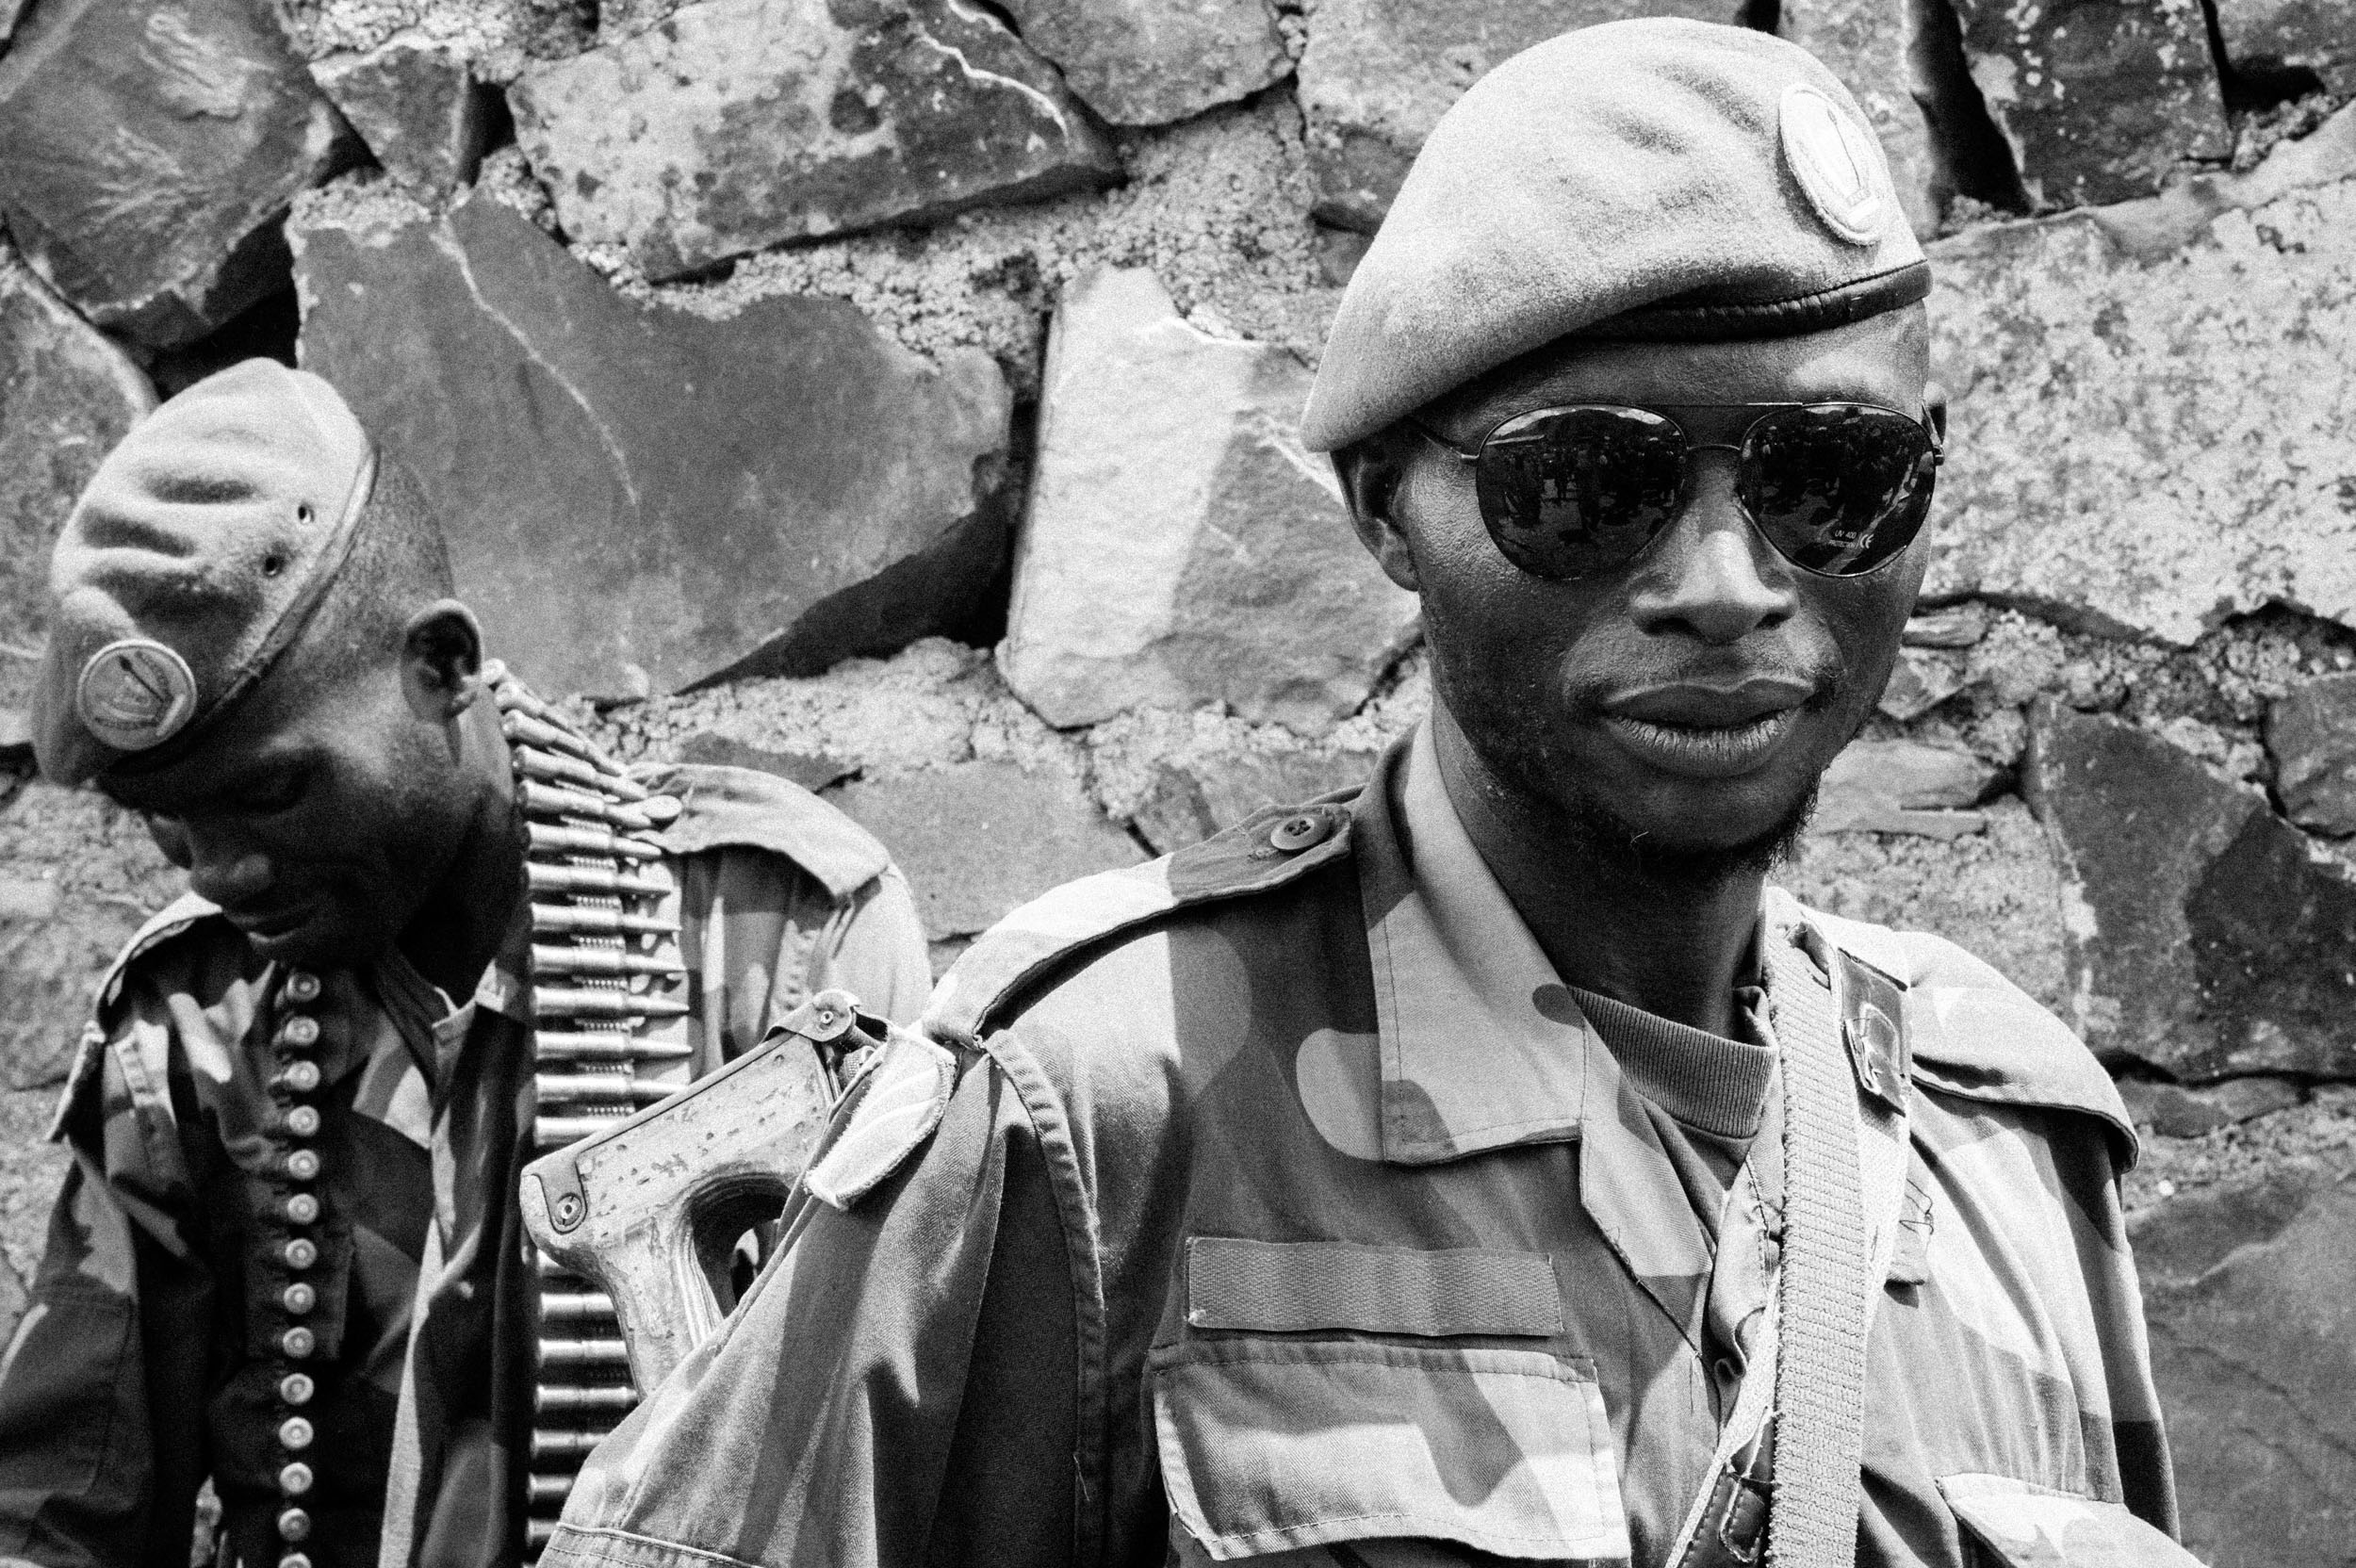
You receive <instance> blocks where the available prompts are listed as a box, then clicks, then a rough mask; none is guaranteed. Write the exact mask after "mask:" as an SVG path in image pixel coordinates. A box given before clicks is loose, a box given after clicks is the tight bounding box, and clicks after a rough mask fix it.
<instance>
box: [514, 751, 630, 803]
mask: <svg viewBox="0 0 2356 1568" xmlns="http://www.w3.org/2000/svg"><path fill="white" fill-rule="evenodd" d="M515 766H516V767H517V768H519V769H521V770H522V772H523V776H525V777H526V778H537V779H540V780H542V781H543V782H546V783H549V784H578V785H580V786H581V787H582V788H583V789H589V790H611V791H612V792H614V793H615V794H617V795H620V796H621V797H622V798H623V799H624V800H644V799H646V796H647V794H648V793H649V792H648V790H647V789H646V786H645V785H644V784H641V783H639V782H638V781H637V780H635V779H631V778H625V777H623V776H621V775H620V774H618V773H607V772H606V771H605V770H604V769H602V768H599V767H597V766H596V765H595V764H593V763H589V762H584V761H582V760H581V759H580V758H578V757H567V756H565V755H564V754H563V753H562V752H554V751H542V750H541V749H540V748H539V747H537V746H517V747H515Z"/></svg>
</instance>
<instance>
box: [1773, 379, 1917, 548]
mask: <svg viewBox="0 0 2356 1568" xmlns="http://www.w3.org/2000/svg"><path fill="white" fill-rule="evenodd" d="M1935 470H1936V458H1935V456H1934V454H1933V452H1932V449H1931V442H1930V436H1929V435H1928V433H1925V432H1924V430H1923V429H1922V425H1920V424H1919V423H1917V422H1916V421H1915V420H1912V419H1909V418H1907V417H1906V416H1905V415H1903V414H1899V413H1897V412H1895V411H1894V410H1891V409H1887V408H1873V407H1869V406H1866V405H1863V404H1858V403H1812V404H1810V405H1808V407H1805V408H1793V409H1785V410H1781V411H1778V412H1776V413H1773V414H1769V415H1767V416H1765V417H1762V418H1761V419H1760V420H1759V422H1758V423H1757V424H1755V425H1753V426H1752V427H1751V431H1750V435H1749V437H1748V438H1747V439H1746V440H1745V441H1744V442H1743V444H1742V477H1741V484H1742V504H1743V506H1744V507H1745V508H1747V509H1748V510H1749V512H1750V515H1751V516H1752V518H1753V519H1754V520H1755V521H1756V522H1757V523H1758V524H1759V531H1760V532H1762V533H1764V534H1766V535H1767V537H1768V539H1769V541H1770V542H1772V543H1773V544H1774V545H1775V548H1777V549H1778V550H1781V551H1782V552H1783V554H1784V556H1785V558H1786V559H1788V560H1789V561H1791V562H1792V564H1793V565H1795V566H1802V567H1805V568H1807V569H1808V570H1809V571H1811V572H1823V573H1826V574H1828V575H1830V576H1833V577H1856V576H1858V575H1860V574H1862V573H1865V572H1870V571H1872V570H1873V568H1874V567H1876V566H1878V565H1880V564H1882V563H1884V562H1886V561H1888V560H1890V558H1891V557H1893V556H1895V555H1897V554H1898V553H1899V552H1900V551H1902V550H1904V549H1905V548H1906V547H1907V546H1908V545H1910V544H1912V543H1913V542H1914V536H1915V535H1916V534H1917V533H1920V532H1921V531H1922V520H1923V518H1924V517H1926V516H1928V515H1929V514H1930V504H1931V487H1932V480H1933V475H1934V472H1935Z"/></svg>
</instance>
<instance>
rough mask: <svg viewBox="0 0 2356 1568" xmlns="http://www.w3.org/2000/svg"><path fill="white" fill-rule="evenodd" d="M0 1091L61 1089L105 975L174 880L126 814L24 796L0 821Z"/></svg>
mask: <svg viewBox="0 0 2356 1568" xmlns="http://www.w3.org/2000/svg"><path fill="white" fill-rule="evenodd" d="M0 866H6V867H7V868H8V872H7V874H6V875H5V876H0V1085H6V1086H8V1087H9V1088H18V1089H29V1088H46V1087H49V1086H53V1085H55V1084H57V1083H59V1082H61V1081H62V1080H63V1079H64V1077H65V1072H66V1069H67V1067H69V1066H70V1065H71V1064H72V1062H73V1060H74V1050H75V1048H76V1047H77V1046H78V1044H79V1043H80V1040H81V1037H82V1025H83V1024H84V1023H85V1022H87V1021H89V1018H90V996H91V994H92V992H93V990H94V989H95V988H96V986H97V984H98V978H99V976H100V975H101V974H103V973H105V972H106V966H107V965H108V964H109V963H111V962H113V960H114V956H115V955H116V954H117V953H119V952H121V951H122V949H123V943H125V942H127V941H129V940H130V939H131V934H132V933H133V932H135V931H137V930H138V929H139V925H140V923H142V922H144V921H145V920H146V918H147V916H148V915H149V914H151V913H153V912H154V911H155V910H156V909H159V908H161V907H163V906H164V905H165V904H167V903H169V902H171V900H172V898H173V897H174V896H176V895H177V894H178V892H179V890H180V887H181V885H182V879H181V877H180V875H179V874H178V873H177V872H175V871H173V870H172V867H171V866H170V865H169V864H167V863H166V862H165V860H164V858H163V855H162V853H161V852H160V851H158V850H157V849H156V848H155V844H154V842H153V841H151V840H150V839H149V838H148V836H147V830H146V828H145V827H144V826H142V825H140V823H139V819H138V818H137V817H135V816H133V815H132V814H131V813H130V812H128V811H125V810H123V809H121V808H119V807H117V806H114V805H113V804H111V803H110V802H108V801H107V800H106V799H105V797H103V796H101V795H97V794H94V793H92V792H89V791H78V792H70V791H65V790H58V789H54V788H52V787H50V786H48V785H45V784H39V783H35V784H30V785H27V786H26V787H25V791H24V793H23V794H22V795H20V796H19V797H18V798H16V799H15V800H14V801H12V802H10V803H9V804H8V807H7V809H5V810H0Z"/></svg>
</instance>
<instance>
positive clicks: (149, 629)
mask: <svg viewBox="0 0 2356 1568" xmlns="http://www.w3.org/2000/svg"><path fill="white" fill-rule="evenodd" d="M375 469H376V458H375V449H374V448H373V447H372V446H371V444H370V443H369V440H368V433H367V432H366V431H364V430H363V429H361V426H360V421H359V420H358V419H357V418H355V417H353V416H352V410H351V409H350V408H349V407H348V406H346V404H345V402H344V400H343V399H342V398H341V397H340V396H338V395H337V394H336V392H335V388H334V387H332V386H330V385H328V384H327V383H326V382H324V381H322V380H320V379H319V377H317V376H315V375H311V374H309V373H307V372H305V371H302V370H290V369H288V368H286V367H285V366H283V365H279V364H277V363H276V362H274V361H271V360H267V359H250V360H247V361H246V362H245V363H243V364H241V365H236V366H232V367H231V368H228V369H226V370H222V371H220V372H218V373H217V374H214V375H211V376H207V377H206V378H205V380H203V381H201V382H198V383H197V384H195V385H193V386H191V387H189V388H188V390H186V391H184V392H182V393H181V394H180V395H179V396H177V397H175V398H173V399H172V400H170V401H168V402H166V403H164V404H163V405H162V406H161V407H159V408H157V409H156V410H155V413H153V414H151V415H149V416H148V417H146V418H145V419H143V420H141V421H140V422H139V424H137V425H135V426H133V427H132V429H131V433H129V434H128V435H126V436H124V437H123V441H122V443H121V444H120V445H119V446H117V447H116V448H115V449H114V450H113V451H112V452H110V453H108V454H107V456H106V461H105V462H104V463H102V464H100V465H99V467H98V472H97V473H96V474H95V475H93V476H92V477H91V479H90V486H89V488H87V489H86V490H84V491H83V492H82V495H81V498H80V499H79V500H77V501H75V502H74V510H73V512H72V513H71V514H70V515H68V516H67V518H66V522H65V527H64V529H63V531H60V532H59V534H58V535H57V547H56V549H55V551H54V553H53V554H52V555H51V557H50V566H49V640H48V645H47V646H46V647H45V648H44V649H43V650H42V654H41V670H40V674H39V676H38V678H37V680H36V684H35V687H34V694H33V746H34V751H35V755H36V756H37V757H38V758H39V760H40V762H41V772H42V773H43V774H45V775H47V776H49V777H50V778H51V779H52V780H54V781H56V782H57V783H61V784H78V783H81V782H82V781H84V780H85V779H88V778H90V777H93V776H96V775H98V774H101V773H104V772H105V771H106V769H108V768H110V767H112V766H114V765H115V764H116V763H117V762H119V761H121V760H123V759H124V758H125V757H128V756H131V755H133V754H136V753H141V752H150V751H154V750H155V748H157V747H159V746H162V745H164V744H165V743H168V742H173V741H175V740H176V741H177V742H179V743H180V744H181V745H182V746H186V745H187V744H188V743H191V742H192V741H193V740H194V739H195V737H196V736H197V735H198V734H199V733H201V732H202V731H203V730H204V729H205V727H207V726H208V725H210V724H211V723H212V722H213V721H214V720H216V719H218V718H219V717H220V716H221V714H222V713H224V712H226V711H228V710H229V708H230V707H231V705H232V704H234V703H235V702H236V701H237V698H238V697H240V696H242V695H243V694H245V693H246V692H248V691H249V690H251V689H252V688H253V686H254V682H256V681H257V680H259V679H260V678H262V676H263V674H264V673H265V672H267V671H268V670H269V668H270V664H271V662H273V661H274V660H275V659H276V658H277V657H278V655H279V654H280V653H282V652H284V651H285V649H286V646H287V645H289V644H291V643H292V642H293V641H294V639H295V637H296V635H297V634H298V633H300V632H301V631H302V629H303V625H304V623H305V622H306V621H308V620H309V618H310V614H311V612H312V611H313V610H315V609H316V608H318V605H319V599H320V597H321V596H323V595H324V594H325V593H326V590H327V587H328V585H329V583H331V582H332V581H333V580H335V573H336V570H337V569H338V568H339V567H340V566H341V565H342V564H343V563H344V561H345V559H346V558H347V557H348V556H349V555H350V553H351V549H352V538H353V535H354V533H355V531H356V529H357V525H358V522H359V516H360V513H361V510H362V508H363V506H364V505H365V503H366V502H367V500H368V492H369V490H370V489H371V487H372V485H373V482H374V475H375Z"/></svg>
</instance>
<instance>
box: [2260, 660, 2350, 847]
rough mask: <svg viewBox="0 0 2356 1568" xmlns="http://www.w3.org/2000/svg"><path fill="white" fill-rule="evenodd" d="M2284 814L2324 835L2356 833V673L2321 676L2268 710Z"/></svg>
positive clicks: (2270, 743)
mask: <svg viewBox="0 0 2356 1568" xmlns="http://www.w3.org/2000/svg"><path fill="white" fill-rule="evenodd" d="M2266 750H2267V751H2269V752H2270V753H2272V754H2273V757H2274V792H2275V793H2276V794H2278V795H2280V796H2281V797H2282V810H2283V812H2284V814H2285V815H2287V816H2288V817H2289V818H2290V819H2291V821H2293V822H2295V823H2297V824H2299V826H2301V827H2306V828H2312V829H2314V830H2315V832H2318V833H2331V834H2334V835H2337V834H2347V833H2356V672H2350V673H2348V674H2345V675H2327V676H2318V677H2316V678H2315V679H2313V680H2307V681H2302V682H2300V683H2299V685H2297V686H2294V687H2293V688H2291V690H2290V691H2289V692H2287V693H2285V694H2283V695H2282V698H2281V699H2280V700H2279V701H2277V702H2275V703H2274V704H2273V706H2272V707H2270V708H2268V709H2267V711H2266Z"/></svg>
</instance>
